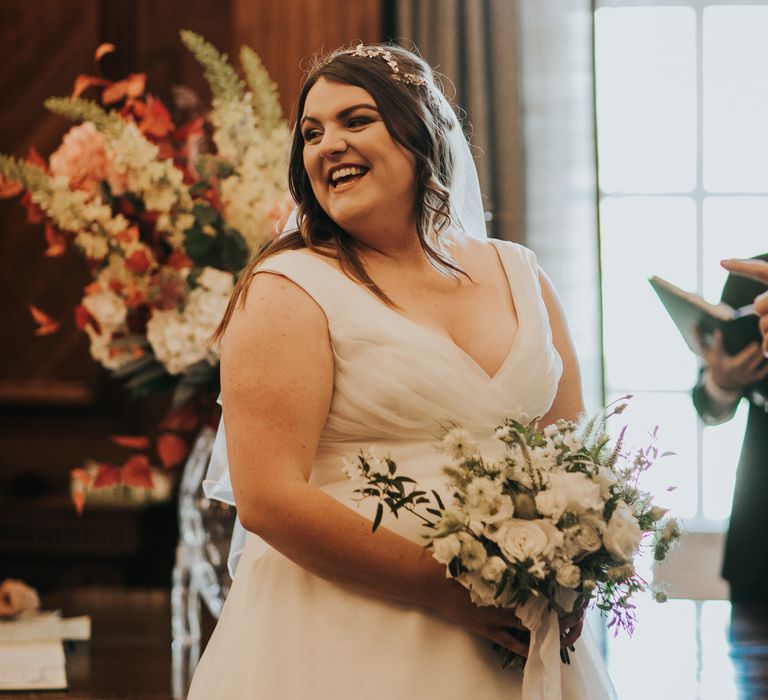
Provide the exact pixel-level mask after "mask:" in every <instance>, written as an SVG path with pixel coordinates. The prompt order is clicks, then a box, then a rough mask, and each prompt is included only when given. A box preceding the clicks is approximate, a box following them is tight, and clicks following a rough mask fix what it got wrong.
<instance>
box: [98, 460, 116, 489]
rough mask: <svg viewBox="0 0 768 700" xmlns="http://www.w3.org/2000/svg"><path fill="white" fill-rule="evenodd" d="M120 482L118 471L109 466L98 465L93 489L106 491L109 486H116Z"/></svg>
mask: <svg viewBox="0 0 768 700" xmlns="http://www.w3.org/2000/svg"><path fill="white" fill-rule="evenodd" d="M121 481H122V476H121V474H120V469H119V468H118V467H113V466H112V465H111V464H100V465H99V471H98V472H97V474H96V478H95V479H94V480H93V488H95V489H106V488H109V487H111V486H118V485H119V484H120V482H121Z"/></svg>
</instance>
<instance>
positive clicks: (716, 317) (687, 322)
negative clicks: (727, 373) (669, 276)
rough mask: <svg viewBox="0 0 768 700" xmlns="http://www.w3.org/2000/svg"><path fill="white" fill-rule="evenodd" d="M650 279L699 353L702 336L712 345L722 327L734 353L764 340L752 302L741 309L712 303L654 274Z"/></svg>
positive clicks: (706, 342) (689, 345)
mask: <svg viewBox="0 0 768 700" xmlns="http://www.w3.org/2000/svg"><path fill="white" fill-rule="evenodd" d="M648 281H649V282H650V283H651V287H653V289H654V291H655V292H656V294H658V296H659V299H660V300H661V303H662V304H664V308H665V309H666V310H667V313H668V314H669V316H670V318H671V319H672V320H673V321H674V322H675V325H676V326H677V329H678V330H679V331H680V333H681V335H682V336H683V338H684V339H685V342H686V343H687V344H688V347H689V348H690V349H691V350H692V351H693V352H695V353H696V354H697V355H700V354H701V349H700V344H699V340H698V338H699V337H701V339H702V340H703V342H704V343H705V344H708V343H709V342H711V339H712V334H713V333H714V331H715V329H716V328H720V329H721V330H722V332H723V345H724V346H725V350H726V352H728V353H729V354H730V355H735V354H736V353H737V352H739V351H740V350H742V349H743V348H745V347H746V346H747V345H749V344H750V343H753V342H755V341H760V339H761V337H762V336H761V334H760V329H759V327H758V317H757V315H756V314H755V312H754V308H753V307H752V305H751V304H750V305H749V306H742V307H741V308H739V309H734V308H733V307H731V306H729V305H728V304H725V303H723V302H720V303H719V304H710V303H709V302H708V301H705V300H704V299H702V297H700V296H699V295H698V294H695V293H693V292H686V291H685V290H683V289H680V287H676V286H675V285H674V284H672V283H671V282H667V280H665V279H662V278H661V277H655V276H654V277H651V278H650V279H649V280H648Z"/></svg>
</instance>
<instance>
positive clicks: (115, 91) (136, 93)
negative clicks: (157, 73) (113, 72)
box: [101, 73, 147, 105]
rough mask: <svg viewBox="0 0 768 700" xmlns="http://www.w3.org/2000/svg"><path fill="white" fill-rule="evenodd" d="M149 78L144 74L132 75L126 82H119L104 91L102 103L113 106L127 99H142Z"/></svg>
mask: <svg viewBox="0 0 768 700" xmlns="http://www.w3.org/2000/svg"><path fill="white" fill-rule="evenodd" d="M146 82H147V76H146V75H145V74H144V73H131V75H129V76H128V77H127V78H126V79H125V80H118V81H117V82H116V83H112V85H110V86H109V87H108V88H105V89H104V92H103V93H102V94H101V101H102V102H103V103H104V104H105V105H111V104H114V103H115V102H119V101H120V100H122V99H124V98H126V97H140V96H141V95H142V94H143V93H144V87H145V85H146Z"/></svg>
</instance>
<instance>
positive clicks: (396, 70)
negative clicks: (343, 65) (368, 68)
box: [349, 44, 427, 85]
mask: <svg viewBox="0 0 768 700" xmlns="http://www.w3.org/2000/svg"><path fill="white" fill-rule="evenodd" d="M349 53H350V54H351V55H352V56H360V57H361V58H378V57H379V56H381V57H382V58H383V59H384V60H385V61H386V62H387V64H389V67H390V68H391V69H392V79H393V80H398V81H400V82H401V83H408V84H409V85H426V84H427V79H426V78H423V77H422V76H420V75H416V73H401V72H400V66H398V65H397V61H396V60H395V57H394V56H393V55H392V52H391V51H388V50H387V49H384V48H382V47H381V46H375V47H374V48H372V49H364V48H363V45H362V44H358V45H357V47H356V48H355V49H354V50H353V51H350V52H349Z"/></svg>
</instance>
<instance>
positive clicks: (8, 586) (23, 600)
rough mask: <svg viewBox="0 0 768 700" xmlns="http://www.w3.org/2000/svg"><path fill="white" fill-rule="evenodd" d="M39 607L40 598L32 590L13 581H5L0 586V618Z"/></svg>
mask: <svg viewBox="0 0 768 700" xmlns="http://www.w3.org/2000/svg"><path fill="white" fill-rule="evenodd" d="M39 607H40V598H38V595H37V591H35V589H34V588H30V587H29V586H27V585H26V584H25V583H23V582H22V581H17V580H15V579H6V580H5V581H3V583H2V584H0V616H3V617H9V616H11V615H16V614H18V613H20V612H21V611H22V610H36V609H37V608H39Z"/></svg>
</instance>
